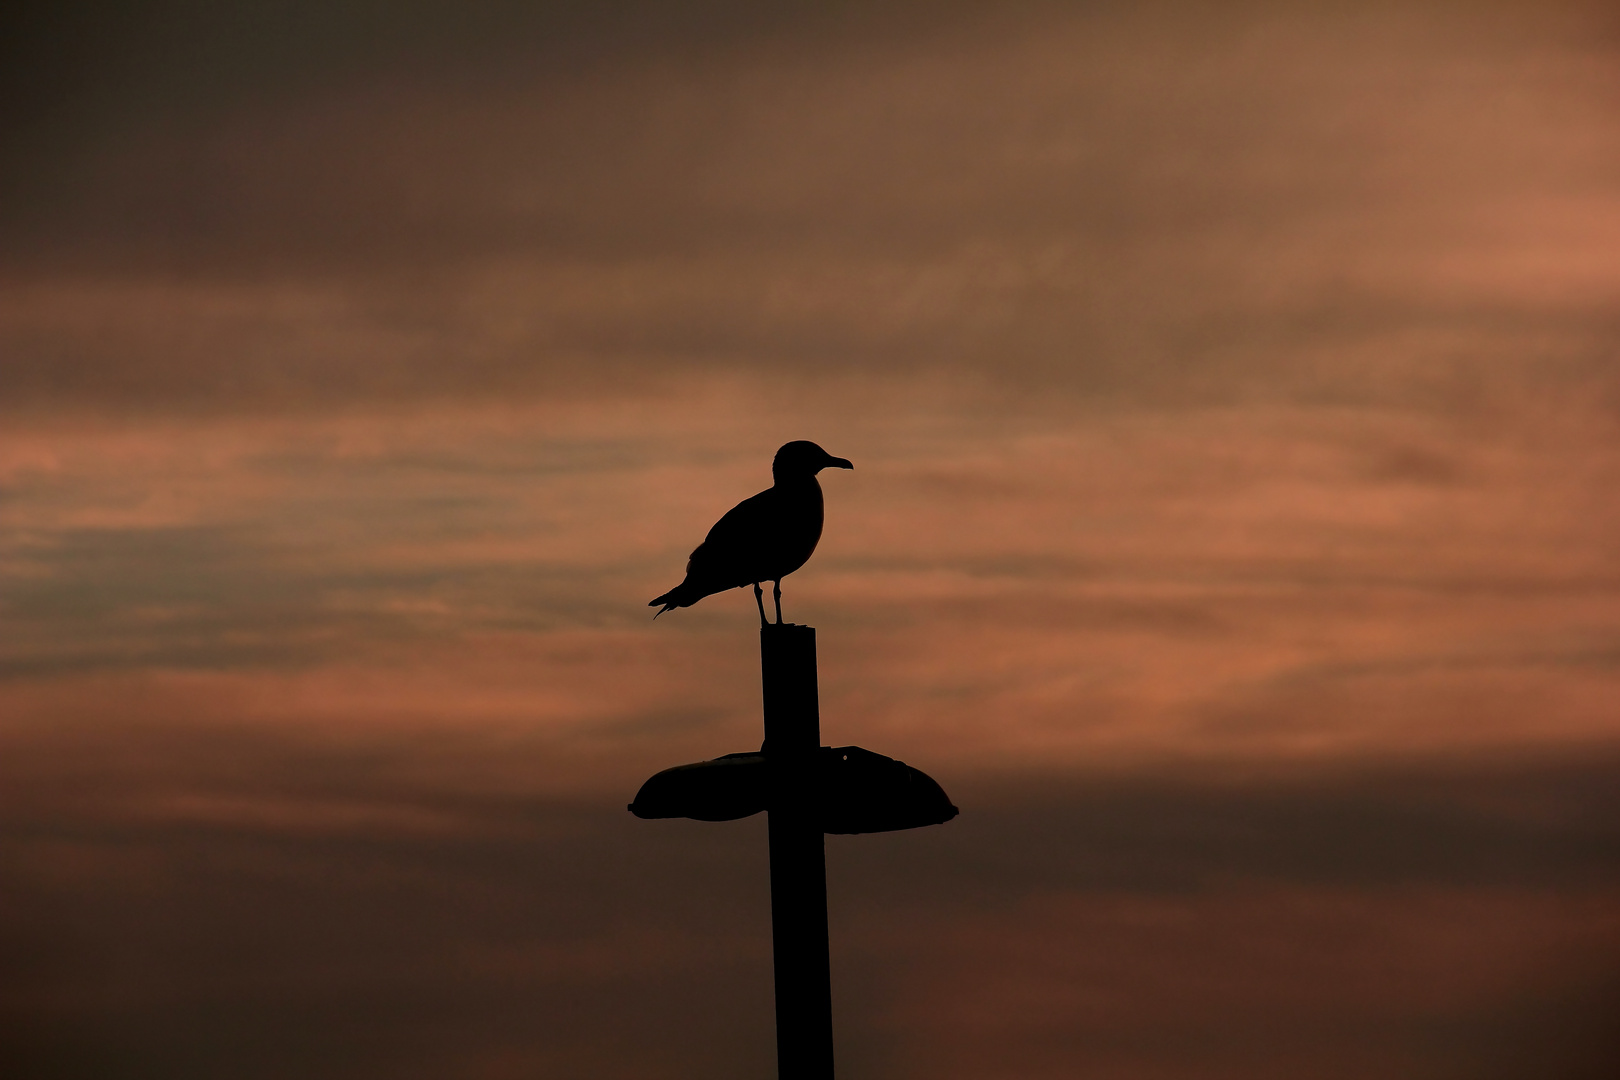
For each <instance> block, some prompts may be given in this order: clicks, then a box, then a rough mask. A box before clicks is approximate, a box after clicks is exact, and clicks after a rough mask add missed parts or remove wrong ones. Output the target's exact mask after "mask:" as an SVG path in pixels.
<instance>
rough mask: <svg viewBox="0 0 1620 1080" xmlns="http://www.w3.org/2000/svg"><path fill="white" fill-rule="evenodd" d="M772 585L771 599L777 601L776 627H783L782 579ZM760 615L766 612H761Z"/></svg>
mask: <svg viewBox="0 0 1620 1080" xmlns="http://www.w3.org/2000/svg"><path fill="white" fill-rule="evenodd" d="M771 585H772V588H771V599H773V600H775V601H776V625H777V626H781V625H782V579H781V578H777V579H776V580H775V581H773V582H771ZM760 614H761V615H764V614H765V612H764V611H763V610H761V611H760Z"/></svg>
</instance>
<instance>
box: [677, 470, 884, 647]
mask: <svg viewBox="0 0 1620 1080" xmlns="http://www.w3.org/2000/svg"><path fill="white" fill-rule="evenodd" d="M829 466H836V467H838V468H840V469H853V468H854V467H855V466H854V465H851V464H850V463H849V461H848V459H846V458H839V457H833V456H832V455H831V454H829V453H827V451H825V450H823V449H822V448H821V447H819V446H817V445H816V444H815V443H813V442H806V441H804V440H802V439H801V440H799V441H798V442H790V443H788V444H787V445H786V446H784V447H782V449H780V450H778V451H777V452H776V460H774V461H773V462H771V476H772V477H774V478H775V480H776V483H775V484H773V485H771V487H769V488H767V489H766V490H764V491H762V492H760V493H759V494H758V495H755V496H753V497H752V498H748V499H744V500H743V501H742V502H740V503H738V504H737V505H736V506H733V507H732V508H731V509H730V510H728V511H726V515H725V517H723V518H721V519H720V520H719V521H717V522H715V525H714V528H712V529H710V530H709V535H708V536H706V537H704V539H703V543H701V544H699V545H698V546H697V548H696V550H694V551H693V552H692V556H691V558H690V559H688V560H687V563H686V579H685V580H684V581H682V582H681V583H680V584H679V585H677V586H675V587H674V588H673V589H671V590H669V592H667V593H665V594H664V595H663V596H660V597H658V598H657V599H655V600H650V601H648V603H647V606H648V607H658V605H659V604H662V605H664V606H663V607H661V608H658V611H657V612H656V613H655V614H654V615H653V618H655V619H656V618H658V616H659V615H662V614H663V613H664V612H666V611H668V610H670V609H671V608H678V607H691V606H692V605H693V604H695V603H697V602H698V601H699V600H701V599H703V598H704V597H705V596H710V595H712V594H714V593H717V592H724V591H726V590H727V589H740V588H742V587H743V586H745V585H752V586H753V587H754V603H755V604H757V605H758V606H759V624H760V625H761V626H766V625H769V624H768V623H767V622H766V619H765V591H764V590H763V589H762V588H760V582H762V581H769V582H771V584H772V586H773V588H772V598H773V599H774V600H775V601H776V622H777V624H778V625H781V623H782V579H783V578H785V577H787V576H788V575H789V574H791V573H793V571H795V570H797V569H798V568H799V567H801V566H803V565H804V564H805V563H806V562H807V561H808V560H809V558H810V553H811V552H813V551H815V550H816V544H817V542H819V541H820V540H821V524H822V517H823V508H822V500H821V485H820V484H819V483H817V482H816V473H818V472H820V471H821V470H822V469H825V468H828V467H829Z"/></svg>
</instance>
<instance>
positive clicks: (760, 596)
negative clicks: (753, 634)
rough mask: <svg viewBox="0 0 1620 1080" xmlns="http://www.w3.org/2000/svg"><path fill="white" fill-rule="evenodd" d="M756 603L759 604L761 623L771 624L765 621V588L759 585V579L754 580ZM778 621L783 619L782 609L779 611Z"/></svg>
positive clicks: (762, 624)
mask: <svg viewBox="0 0 1620 1080" xmlns="http://www.w3.org/2000/svg"><path fill="white" fill-rule="evenodd" d="M754 603H756V604H758V605H759V625H761V626H767V625H769V624H768V623H767V622H766V621H765V590H764V589H762V588H760V587H759V582H757V581H756V582H754ZM777 621H778V622H781V621H782V618H781V612H780V611H778V612H777Z"/></svg>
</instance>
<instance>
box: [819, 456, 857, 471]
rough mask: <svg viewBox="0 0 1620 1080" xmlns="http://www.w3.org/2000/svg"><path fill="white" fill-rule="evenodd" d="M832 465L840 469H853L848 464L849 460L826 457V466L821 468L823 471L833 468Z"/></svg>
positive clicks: (852, 466)
mask: <svg viewBox="0 0 1620 1080" xmlns="http://www.w3.org/2000/svg"><path fill="white" fill-rule="evenodd" d="M833 465H836V466H837V467H838V468H840V469H853V468H854V467H855V466H854V465H852V464H850V460H849V458H841V457H832V456H828V458H827V464H826V465H823V466H822V468H823V469H825V468H827V467H828V466H833Z"/></svg>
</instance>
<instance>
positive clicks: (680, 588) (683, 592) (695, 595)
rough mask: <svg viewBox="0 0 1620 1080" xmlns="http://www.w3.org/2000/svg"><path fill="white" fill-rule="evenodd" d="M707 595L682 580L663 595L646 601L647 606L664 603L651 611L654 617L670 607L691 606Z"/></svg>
mask: <svg viewBox="0 0 1620 1080" xmlns="http://www.w3.org/2000/svg"><path fill="white" fill-rule="evenodd" d="M707 595H708V593H702V592H698V591H697V590H696V589H694V588H692V587H691V586H690V585H689V584H687V583H686V582H684V581H683V582H681V583H680V584H679V585H677V586H675V587H674V588H673V589H671V590H669V592H667V593H665V594H664V595H663V596H658V597H654V598H653V599H651V600H649V601H647V606H648V607H658V605H659V604H663V605H664V606H663V607H660V608H658V610H657V611H655V612H653V618H655V619H656V618H658V616H660V615H662V614H663V613H664V612H666V611H669V610H671V609H672V608H678V607H691V606H692V605H693V604H695V603H697V602H698V601H699V600H701V599H703V598H704V597H705V596H707Z"/></svg>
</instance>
